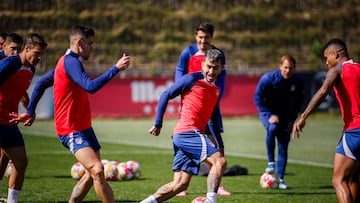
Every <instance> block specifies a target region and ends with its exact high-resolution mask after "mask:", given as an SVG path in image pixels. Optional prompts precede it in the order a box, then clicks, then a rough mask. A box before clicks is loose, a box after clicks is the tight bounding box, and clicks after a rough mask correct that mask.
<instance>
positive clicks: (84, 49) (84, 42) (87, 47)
mask: <svg viewBox="0 0 360 203" xmlns="http://www.w3.org/2000/svg"><path fill="white" fill-rule="evenodd" d="M93 42H94V37H89V38H87V39H81V40H80V47H79V55H80V56H81V57H82V58H83V59H85V60H87V59H89V57H90V54H91V52H92V50H93V47H92V44H93Z"/></svg>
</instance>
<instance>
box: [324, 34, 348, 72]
mask: <svg viewBox="0 0 360 203" xmlns="http://www.w3.org/2000/svg"><path fill="white" fill-rule="evenodd" d="M323 54H324V58H325V63H326V66H327V67H328V68H331V67H334V66H336V65H337V64H339V63H341V62H342V61H345V60H348V59H349V53H348V49H347V46H346V44H345V42H344V41H343V40H341V39H337V38H335V39H331V40H330V41H328V42H327V43H326V44H325V45H324V48H323Z"/></svg>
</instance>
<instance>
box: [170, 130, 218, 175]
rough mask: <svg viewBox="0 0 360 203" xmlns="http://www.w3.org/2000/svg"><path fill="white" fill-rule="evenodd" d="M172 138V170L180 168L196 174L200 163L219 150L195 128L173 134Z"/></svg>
mask: <svg viewBox="0 0 360 203" xmlns="http://www.w3.org/2000/svg"><path fill="white" fill-rule="evenodd" d="M172 140H173V147H174V163H173V167H172V170H173V171H177V170H181V171H186V172H189V173H192V174H193V175H197V174H198V172H199V167H200V163H201V162H202V161H204V160H205V159H206V158H207V157H209V156H211V155H212V154H214V153H216V152H218V151H219V150H218V149H217V148H216V147H215V145H214V143H213V142H211V140H210V139H209V138H208V137H207V136H206V135H205V134H202V133H201V132H200V131H197V130H191V131H187V132H183V133H179V134H175V135H173V138H172Z"/></svg>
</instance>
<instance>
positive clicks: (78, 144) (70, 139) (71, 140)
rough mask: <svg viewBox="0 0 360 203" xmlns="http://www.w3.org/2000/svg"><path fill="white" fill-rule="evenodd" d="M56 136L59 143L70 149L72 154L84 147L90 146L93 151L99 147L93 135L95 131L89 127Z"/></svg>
mask: <svg viewBox="0 0 360 203" xmlns="http://www.w3.org/2000/svg"><path fill="white" fill-rule="evenodd" d="M58 137H59V139H60V142H61V144H63V145H64V146H65V147H66V148H68V149H70V151H71V153H73V154H75V153H76V151H78V150H79V149H82V148H84V147H91V148H92V149H93V150H94V151H95V152H96V151H98V150H99V149H100V148H101V146H100V143H99V141H98V140H97V138H96V136H95V132H94V130H93V128H91V127H90V128H88V129H86V130H81V131H78V132H74V133H70V134H68V135H65V136H58Z"/></svg>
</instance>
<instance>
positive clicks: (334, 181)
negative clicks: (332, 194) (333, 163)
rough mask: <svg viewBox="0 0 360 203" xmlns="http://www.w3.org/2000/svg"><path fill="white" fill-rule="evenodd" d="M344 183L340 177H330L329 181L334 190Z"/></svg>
mask: <svg viewBox="0 0 360 203" xmlns="http://www.w3.org/2000/svg"><path fill="white" fill-rule="evenodd" d="M344 181H345V180H344V179H343V178H342V177H340V176H336V175H334V176H333V177H332V180H331V182H332V185H333V187H334V188H337V187H339V186H341V185H342V183H343V182H344Z"/></svg>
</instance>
